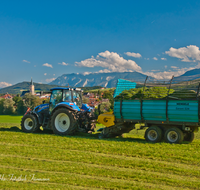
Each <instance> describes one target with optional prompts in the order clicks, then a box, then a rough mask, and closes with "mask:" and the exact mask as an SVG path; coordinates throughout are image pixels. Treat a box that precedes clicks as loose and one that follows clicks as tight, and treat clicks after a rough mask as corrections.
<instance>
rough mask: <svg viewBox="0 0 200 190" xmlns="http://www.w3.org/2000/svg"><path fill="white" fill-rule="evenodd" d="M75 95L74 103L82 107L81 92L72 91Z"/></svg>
mask: <svg viewBox="0 0 200 190" xmlns="http://www.w3.org/2000/svg"><path fill="white" fill-rule="evenodd" d="M72 95H73V102H74V103H75V104H76V105H77V106H78V107H81V106H82V100H81V92H79V91H72Z"/></svg>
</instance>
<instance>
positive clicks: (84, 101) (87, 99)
mask: <svg viewBox="0 0 200 190" xmlns="http://www.w3.org/2000/svg"><path fill="white" fill-rule="evenodd" d="M89 101H90V100H89V98H86V97H85V96H83V97H82V102H83V103H84V104H88V103H89Z"/></svg>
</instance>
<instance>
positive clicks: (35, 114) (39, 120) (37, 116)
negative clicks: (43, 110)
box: [29, 110, 42, 125]
mask: <svg viewBox="0 0 200 190" xmlns="http://www.w3.org/2000/svg"><path fill="white" fill-rule="evenodd" d="M29 114H31V115H34V116H35V117H36V118H37V120H38V123H39V124H40V125H42V120H41V117H39V115H38V114H37V112H36V111H34V110H33V111H30V112H29Z"/></svg>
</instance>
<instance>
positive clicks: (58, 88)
mask: <svg viewBox="0 0 200 190" xmlns="http://www.w3.org/2000/svg"><path fill="white" fill-rule="evenodd" d="M50 90H51V91H53V90H76V91H82V90H81V89H80V88H65V87H55V88H52V89H50Z"/></svg>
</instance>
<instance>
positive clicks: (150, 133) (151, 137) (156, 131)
mask: <svg viewBox="0 0 200 190" xmlns="http://www.w3.org/2000/svg"><path fill="white" fill-rule="evenodd" d="M144 137H145V140H146V141H147V142H153V143H157V142H160V141H161V140H162V137H163V133H162V130H161V129H160V128H159V127H157V126H152V127H149V128H148V129H147V130H146V131H145V135H144Z"/></svg>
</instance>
